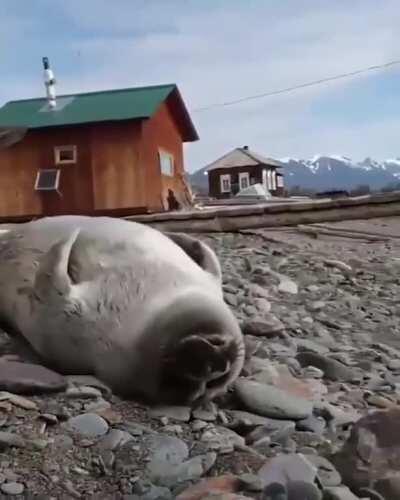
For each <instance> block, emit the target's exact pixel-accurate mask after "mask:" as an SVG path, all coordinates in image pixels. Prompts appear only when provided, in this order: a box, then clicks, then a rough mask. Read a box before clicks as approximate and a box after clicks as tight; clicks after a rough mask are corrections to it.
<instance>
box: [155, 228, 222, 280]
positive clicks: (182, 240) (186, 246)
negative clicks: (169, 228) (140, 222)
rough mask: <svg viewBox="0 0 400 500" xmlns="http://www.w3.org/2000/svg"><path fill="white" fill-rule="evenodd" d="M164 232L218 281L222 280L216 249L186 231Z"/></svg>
mask: <svg viewBox="0 0 400 500" xmlns="http://www.w3.org/2000/svg"><path fill="white" fill-rule="evenodd" d="M163 234H164V235H165V236H167V237H168V238H169V239H170V240H172V241H173V242H174V243H175V244H176V245H178V246H179V247H180V248H181V249H182V250H183V251H184V252H185V253H186V254H187V255H188V256H189V257H190V258H191V259H192V260H193V261H194V262H196V264H197V265H199V266H200V267H201V268H202V269H204V271H206V272H208V273H210V274H212V275H213V276H215V277H216V278H217V279H218V281H221V280H222V272H221V266H220V263H219V260H218V257H217V255H216V254H215V252H214V250H212V249H211V248H210V247H209V246H208V245H206V244H205V243H204V242H203V241H201V240H199V239H197V238H193V236H188V235H187V234H184V233H170V232H163Z"/></svg>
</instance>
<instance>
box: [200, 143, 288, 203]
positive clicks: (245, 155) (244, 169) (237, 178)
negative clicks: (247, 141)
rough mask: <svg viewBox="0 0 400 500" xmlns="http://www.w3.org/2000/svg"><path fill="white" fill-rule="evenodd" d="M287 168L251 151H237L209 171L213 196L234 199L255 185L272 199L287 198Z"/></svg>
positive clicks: (245, 149) (210, 193)
mask: <svg viewBox="0 0 400 500" xmlns="http://www.w3.org/2000/svg"><path fill="white" fill-rule="evenodd" d="M282 167H283V164H282V163H280V162H279V161H277V160H273V159H272V158H266V157H264V156H262V155H260V154H259V153H255V152H254V151H251V150H250V149H249V148H248V146H243V147H242V148H235V149H233V150H232V151H230V152H229V153H227V154H226V155H224V156H222V157H221V158H219V159H218V160H216V161H214V162H213V163H211V164H209V165H207V167H205V171H206V173H207V176H208V188H209V196H210V197H212V198H217V199H218V198H230V197H232V196H235V195H236V194H237V193H238V192H239V191H241V190H243V189H246V188H248V187H249V186H251V185H253V184H262V185H263V187H264V188H265V189H266V190H267V191H268V192H269V193H271V195H272V196H282V195H283V194H284V182H283V174H282V173H281V172H280V171H279V170H278V169H280V168H282Z"/></svg>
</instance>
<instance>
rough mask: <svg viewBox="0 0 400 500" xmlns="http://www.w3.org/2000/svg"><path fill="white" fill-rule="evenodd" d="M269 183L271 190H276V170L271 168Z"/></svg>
mask: <svg viewBox="0 0 400 500" xmlns="http://www.w3.org/2000/svg"><path fill="white" fill-rule="evenodd" d="M271 184H272V191H276V172H275V170H271Z"/></svg>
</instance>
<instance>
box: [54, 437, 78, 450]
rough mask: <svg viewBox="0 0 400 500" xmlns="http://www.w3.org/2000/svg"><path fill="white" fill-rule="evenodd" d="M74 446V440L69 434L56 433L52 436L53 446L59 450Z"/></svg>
mask: <svg viewBox="0 0 400 500" xmlns="http://www.w3.org/2000/svg"><path fill="white" fill-rule="evenodd" d="M73 446H74V441H73V439H72V438H71V437H70V436H66V435H65V434H56V435H55V436H54V443H53V448H55V449H56V450H57V451H59V452H67V451H68V450H70V449H71V448H73Z"/></svg>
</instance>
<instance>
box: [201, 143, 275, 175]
mask: <svg viewBox="0 0 400 500" xmlns="http://www.w3.org/2000/svg"><path fill="white" fill-rule="evenodd" d="M254 165H267V166H271V167H277V168H280V167H283V166H284V165H283V163H281V162H279V161H277V160H273V159H272V158H267V157H266V156H263V155H260V154H259V153H255V152H254V151H251V150H250V149H248V148H247V147H243V148H235V149H233V150H232V151H229V153H227V154H225V155H224V156H221V158H218V160H215V161H214V162H213V163H210V164H209V165H207V166H206V167H205V170H207V171H210V170H217V169H219V168H238V167H250V166H254Z"/></svg>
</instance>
